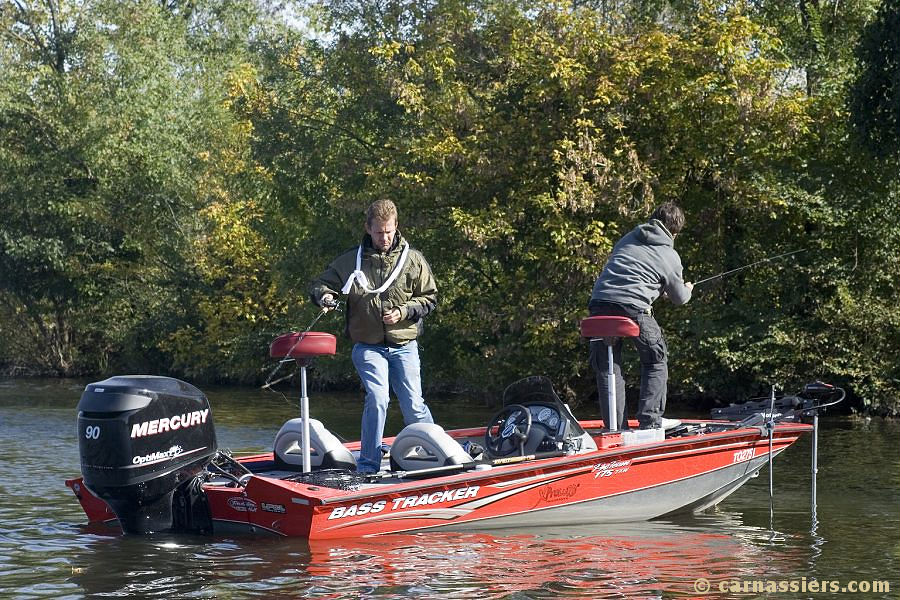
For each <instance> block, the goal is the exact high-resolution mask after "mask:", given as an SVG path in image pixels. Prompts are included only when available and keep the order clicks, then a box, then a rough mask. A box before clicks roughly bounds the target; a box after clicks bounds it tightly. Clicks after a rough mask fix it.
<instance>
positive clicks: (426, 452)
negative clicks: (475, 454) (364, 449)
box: [391, 423, 474, 471]
mask: <svg viewBox="0 0 900 600" xmlns="http://www.w3.org/2000/svg"><path fill="white" fill-rule="evenodd" d="M471 462H474V461H473V459H472V457H471V456H469V453H468V452H466V451H465V450H464V449H463V447H462V446H461V445H460V444H459V442H457V441H456V440H454V439H453V438H452V437H450V436H449V435H448V434H447V432H445V431H444V429H443V428H442V427H441V426H440V425H437V424H435V423H413V424H412V425H407V426H406V427H404V428H403V430H402V431H401V432H400V433H399V434H397V437H396V438H394V443H393V444H391V469H392V470H394V471H417V470H419V469H430V468H432V467H443V466H447V465H462V464H468V463H471Z"/></svg>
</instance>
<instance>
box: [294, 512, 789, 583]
mask: <svg viewBox="0 0 900 600" xmlns="http://www.w3.org/2000/svg"><path fill="white" fill-rule="evenodd" d="M703 521H706V522H703ZM685 523H690V525H681V524H679V523H677V522H664V521H652V522H643V523H628V524H621V525H598V526H589V527H571V528H559V527H553V528H547V529H542V528H529V529H528V530H527V533H522V532H513V531H509V530H498V531H492V532H478V533H442V532H441V533H436V532H430V533H427V534H421V533H420V534H408V535H403V534H396V535H386V536H381V537H377V538H359V539H346V540H329V541H316V540H311V541H310V542H309V547H310V553H311V556H310V561H309V565H308V567H307V573H308V574H309V575H310V576H312V577H313V578H315V579H316V580H318V581H319V582H320V583H319V585H326V584H325V581H334V582H338V587H335V588H333V589H331V590H330V591H331V592H333V593H340V592H341V591H344V590H346V589H348V588H350V589H357V590H363V589H365V590H369V591H370V592H372V593H374V594H379V593H385V592H387V591H389V590H394V591H396V590H398V589H402V590H406V591H407V592H409V593H412V592H414V591H415V592H417V593H421V594H423V595H431V594H434V595H435V596H438V595H441V594H444V595H449V596H451V597H452V596H456V597H496V598H501V597H507V596H508V595H510V594H516V593H526V594H527V597H529V598H531V597H548V598H549V597H558V596H567V595H572V596H581V597H609V596H612V597H653V596H658V595H661V594H665V595H666V596H668V595H691V596H692V595H695V594H696V590H697V588H695V584H696V582H697V581H698V579H700V578H703V579H705V580H707V581H709V582H710V584H711V585H712V586H717V585H718V582H721V581H727V580H734V579H735V578H748V577H753V576H756V577H763V576H764V573H763V572H761V569H763V568H765V565H766V564H767V562H768V560H769V559H770V558H773V559H774V556H775V554H773V556H772V557H767V556H766V555H767V553H768V552H769V551H771V550H774V549H772V548H771V547H770V544H769V543H768V541H767V538H768V537H769V534H770V532H768V531H764V530H759V531H758V532H757V533H758V534H759V537H758V538H754V537H753V536H752V535H751V536H749V537H748V535H747V534H748V532H753V531H755V529H754V528H748V527H746V526H743V525H741V524H740V522H739V521H738V519H737V518H734V517H729V516H723V515H715V516H714V517H713V518H706V519H700V521H699V522H698V520H697V519H696V518H694V519H689V520H686V521H685ZM729 530H731V531H732V532H734V531H738V530H739V531H740V532H741V533H740V535H734V534H733V533H725V532H726V531H729ZM757 541H759V542H762V544H757V543H756V542H757ZM776 553H777V560H778V561H780V563H781V564H782V567H783V566H784V561H785V560H788V561H790V554H791V553H790V551H787V552H786V551H785V548H783V547H782V548H779V549H777V551H776ZM803 556H805V553H804V552H800V553H796V557H797V561H796V562H797V564H796V565H795V567H796V568H798V569H799V568H802V564H803V562H804V560H805V559H804V558H803ZM714 589H715V588H714Z"/></svg>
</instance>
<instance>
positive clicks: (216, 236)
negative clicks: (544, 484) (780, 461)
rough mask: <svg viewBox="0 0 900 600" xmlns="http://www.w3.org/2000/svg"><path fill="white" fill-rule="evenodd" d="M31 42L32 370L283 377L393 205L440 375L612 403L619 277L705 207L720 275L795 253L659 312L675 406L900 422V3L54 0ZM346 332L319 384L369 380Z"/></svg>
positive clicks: (14, 19) (431, 380) (23, 98)
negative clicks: (334, 276) (837, 402)
mask: <svg viewBox="0 0 900 600" xmlns="http://www.w3.org/2000/svg"><path fill="white" fill-rule="evenodd" d="M0 25H2V30H3V31H5V32H7V34H8V35H6V36H4V37H3V38H2V43H0V67H2V69H3V73H4V78H3V81H0V165H3V166H2V176H0V204H2V206H3V208H4V213H3V219H2V220H0V374H2V375H4V376H12V375H14V376H16V377H21V376H31V375H36V376H43V375H48V374H52V375H54V376H60V377H68V376H79V377H80V376H88V377H90V376H97V377H106V376H109V375H113V374H119V373H154V374H168V375H171V376H174V377H178V378H180V379H184V380H186V381H190V382H192V383H196V384H197V385H203V384H206V383H213V384H235V385H259V384H261V383H262V382H263V381H264V380H265V378H266V376H267V375H268V373H269V372H270V370H271V369H272V367H273V362H272V361H271V360H270V359H269V358H268V356H267V352H266V350H267V348H268V344H269V342H270V341H271V340H272V339H273V338H274V337H275V336H276V335H277V334H279V333H283V332H286V331H292V330H299V331H302V330H303V329H304V328H305V327H306V325H307V324H308V323H310V322H311V321H312V319H313V318H314V317H315V315H316V311H317V309H316V308H315V307H313V306H312V305H311V304H310V302H309V299H308V298H307V286H308V283H309V282H310V281H311V279H312V278H313V277H314V276H315V275H316V274H317V273H319V272H321V270H323V269H324V267H325V266H326V265H327V263H328V261H329V260H330V259H331V258H333V257H334V256H335V255H337V254H338V253H339V252H340V251H342V250H344V249H347V248H351V247H353V246H354V245H356V244H357V243H358V242H359V238H360V236H361V232H362V223H363V219H364V210H365V207H366V206H367V205H368V204H369V203H370V202H371V201H372V200H373V199H375V198H379V197H389V198H391V199H392V200H393V201H394V202H395V203H396V204H397V206H398V208H399V210H400V214H401V215H402V217H403V221H402V222H401V223H400V224H399V228H400V230H401V231H402V232H403V234H404V236H406V237H408V239H410V240H411V241H412V244H413V245H414V246H415V247H416V248H418V249H419V250H421V251H422V252H423V254H424V255H425V256H426V257H429V259H430V261H431V267H432V270H433V272H434V274H435V278H436V280H437V282H438V290H439V299H438V307H437V310H436V311H435V312H434V313H433V314H431V315H429V317H428V318H427V319H426V322H425V333H424V335H423V337H422V338H421V344H422V361H423V374H424V376H425V379H426V384H427V385H429V386H431V389H433V390H436V391H439V390H443V391H447V392H454V391H461V392H465V393H482V394H484V395H485V397H494V396H497V395H498V394H499V393H501V392H502V389H503V387H504V386H505V385H506V384H508V383H510V382H512V381H515V380H516V379H518V378H520V377H523V376H526V375H531V374H543V375H547V376H548V377H550V378H551V380H552V381H553V382H554V385H555V386H556V388H557V390H558V391H559V392H560V394H561V395H562V396H564V397H565V398H567V399H570V400H571V399H575V398H589V397H591V394H592V393H595V392H593V390H594V374H593V373H592V372H591V370H590V368H589V366H588V361H587V354H588V353H587V346H586V344H585V342H584V341H583V340H582V339H580V337H579V336H578V323H579V321H580V320H581V319H582V318H583V317H585V316H586V315H587V308H586V305H587V301H588V297H589V295H590V290H591V285H592V283H593V281H594V278H595V277H596V276H597V273H598V272H599V270H600V269H601V268H602V267H603V264H604V263H605V260H606V257H607V256H608V254H609V252H610V250H611V248H612V244H613V243H615V241H616V240H617V239H618V238H619V237H620V236H621V235H622V234H624V233H625V232H627V231H628V230H629V229H631V228H632V227H634V226H635V225H636V224H638V223H641V222H643V221H644V220H645V219H646V218H647V215H648V214H649V213H650V211H651V210H652V208H653V207H654V206H656V205H657V204H659V203H660V202H663V201H666V200H672V201H675V202H677V203H678V204H679V205H680V206H681V207H682V208H683V209H684V211H685V214H686V217H687V224H686V227H685V230H684V231H683V232H682V234H681V235H680V236H679V238H678V251H679V254H680V255H681V257H682V260H683V263H684V266H685V279H687V280H689V281H700V280H702V279H705V278H708V277H710V276H712V275H714V274H716V273H722V272H727V271H730V270H733V269H736V268H738V267H741V266H743V265H747V264H752V263H756V262H758V261H762V260H763V259H765V258H766V257H771V256H776V255H782V254H786V255H788V254H789V256H787V257H786V258H784V259H781V260H777V261H771V262H764V263H761V264H758V265H757V266H755V267H753V268H750V269H746V270H742V271H740V272H736V273H734V274H733V275H729V276H726V277H722V278H720V279H717V280H715V281H711V282H709V283H707V284H704V285H703V286H700V287H698V289H697V290H695V293H694V297H693V299H692V300H691V302H690V303H689V304H687V305H686V306H682V307H672V306H667V305H665V303H657V304H661V306H659V307H658V310H657V317H658V320H659V322H660V325H661V326H662V328H663V330H664V331H665V334H666V338H667V341H668V346H669V353H670V363H669V370H670V378H669V395H670V398H671V399H672V402H674V403H675V404H673V405H674V406H677V403H678V402H679V401H683V402H688V400H687V399H690V402H702V403H712V404H714V403H727V402H731V401H736V400H742V399H746V398H749V397H752V396H756V395H759V394H761V393H764V391H765V390H767V389H768V388H769V386H771V385H776V386H777V387H778V388H779V389H783V390H785V391H787V392H791V391H793V390H797V389H799V388H800V387H801V386H802V385H803V384H804V383H807V382H809V381H812V380H816V379H818V380H822V381H826V382H829V383H833V384H835V385H839V386H841V387H844V388H845V389H846V390H847V391H848V393H849V396H850V400H849V402H848V404H850V403H854V402H855V404H854V407H855V410H857V411H858V412H860V413H864V414H876V415H898V414H900V361H898V360H897V359H896V357H897V356H900V303H898V302H897V301H896V298H898V297H900V278H898V277H897V274H898V273H900V252H897V248H900V223H898V220H897V218H896V216H897V206H898V205H900V102H898V94H900V90H898V89H897V86H896V81H897V80H898V77H900V41H898V39H897V36H896V31H898V29H900V8H898V6H897V3H896V2H893V3H891V2H883V1H881V0H862V1H860V2H856V3H850V4H848V3H841V2H826V3H825V4H821V5H820V4H816V3H799V4H796V5H795V4H778V3H772V2H769V3H758V2H748V1H746V0H732V1H728V2H724V3H723V2H716V3H708V2H700V3H687V4H685V3H671V2H665V1H659V2H656V1H651V2H636V1H634V0H620V1H615V2H609V1H603V2H600V1H592V0H587V1H584V2H576V3H558V2H549V1H547V2H544V1H543V0H541V1H538V2H534V1H529V2H524V1H522V0H491V1H489V2H488V1H484V0H467V1H465V2H443V1H434V2H415V1H410V0H403V1H401V0H384V1H383V2H377V3H373V2H370V1H368V0H328V1H325V0H321V1H320V0H307V1H288V2H286V3H276V6H273V7H269V6H268V5H266V3H259V2H253V1H252V0H235V1H233V2H227V3H222V2H220V1H217V0H199V1H197V2H190V3H178V2H166V3H160V2H151V1H149V0H138V1H136V2H128V3H121V2H98V1H94V0H89V1H86V2H81V3H75V4H66V3H61V2H59V1H58V0H48V1H47V2H44V3H40V5H34V6H29V5H28V4H26V3H20V2H14V3H7V4H6V5H4V6H3V7H2V8H0ZM801 249H802V252H797V253H794V251H798V250H801ZM655 309H656V307H655ZM316 329H318V330H321V331H326V332H329V333H334V334H335V335H338V336H339V342H338V353H337V355H336V356H335V357H331V358H328V359H322V360H319V361H317V362H316V367H315V373H314V377H313V381H315V382H316V383H315V385H316V386H319V387H320V388H322V389H354V388H353V386H354V385H355V384H356V379H355V377H356V376H355V373H354V371H353V369H352V365H351V364H350V360H349V348H348V347H347V342H346V340H345V339H344V338H343V337H341V332H342V329H343V315H341V314H337V315H331V316H328V317H326V318H323V319H322V320H320V321H319V322H318V323H317V325H316ZM625 362H626V364H627V365H628V372H627V373H626V381H627V382H628V386H629V389H630V390H633V389H634V388H635V387H636V386H637V382H638V373H637V367H638V365H637V357H636V355H635V354H631V355H626V357H625Z"/></svg>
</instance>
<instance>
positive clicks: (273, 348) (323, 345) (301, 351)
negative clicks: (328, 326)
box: [269, 331, 337, 358]
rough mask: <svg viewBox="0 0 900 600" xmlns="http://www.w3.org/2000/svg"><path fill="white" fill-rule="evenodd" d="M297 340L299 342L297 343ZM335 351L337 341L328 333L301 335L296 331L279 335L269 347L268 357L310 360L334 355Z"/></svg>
mask: <svg viewBox="0 0 900 600" xmlns="http://www.w3.org/2000/svg"><path fill="white" fill-rule="evenodd" d="M298 340H299V342H298ZM336 349H337V339H336V338H335V337H334V336H333V335H331V334H330V333H321V332H319V331H308V332H307V333H305V334H303V333H301V332H298V331H294V332H291V333H285V334H283V335H279V336H278V337H277V338H275V340H274V341H272V343H271V344H270V345H269V356H272V357H275V358H282V357H285V356H290V357H291V358H312V357H314V356H324V355H330V354H334V353H335V350H336Z"/></svg>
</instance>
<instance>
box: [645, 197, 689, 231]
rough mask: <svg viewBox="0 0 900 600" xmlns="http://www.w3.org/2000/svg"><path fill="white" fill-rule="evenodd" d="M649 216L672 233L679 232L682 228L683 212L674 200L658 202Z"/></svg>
mask: <svg viewBox="0 0 900 600" xmlns="http://www.w3.org/2000/svg"><path fill="white" fill-rule="evenodd" d="M650 218H651V219H656V220H658V221H659V222H661V223H662V224H663V225H664V226H665V228H666V229H668V230H669V233H671V234H672V235H675V234H676V233H680V232H681V230H682V229H683V228H684V212H682V210H681V209H680V208H678V205H677V204H675V203H674V202H666V203H665V204H660V205H659V206H657V207H656V210H654V211H653V214H652V215H650Z"/></svg>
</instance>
